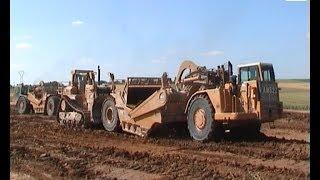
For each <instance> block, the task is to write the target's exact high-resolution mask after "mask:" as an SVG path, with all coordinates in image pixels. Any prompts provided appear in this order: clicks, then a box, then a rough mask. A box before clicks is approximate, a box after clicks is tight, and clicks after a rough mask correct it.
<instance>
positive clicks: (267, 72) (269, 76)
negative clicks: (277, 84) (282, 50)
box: [261, 66, 275, 81]
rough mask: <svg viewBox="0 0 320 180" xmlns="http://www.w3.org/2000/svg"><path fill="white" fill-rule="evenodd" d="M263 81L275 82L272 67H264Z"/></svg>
mask: <svg viewBox="0 0 320 180" xmlns="http://www.w3.org/2000/svg"><path fill="white" fill-rule="evenodd" d="M261 70H262V78H263V81H275V78H274V72H273V68H272V67H270V66H266V67H262V68H261Z"/></svg>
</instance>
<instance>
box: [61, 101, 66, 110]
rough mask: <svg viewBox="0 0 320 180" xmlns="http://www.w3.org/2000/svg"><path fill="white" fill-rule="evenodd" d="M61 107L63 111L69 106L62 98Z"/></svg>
mask: <svg viewBox="0 0 320 180" xmlns="http://www.w3.org/2000/svg"><path fill="white" fill-rule="evenodd" d="M60 107H61V110H62V111H65V110H66V107H67V106H66V102H65V100H62V102H61V105H60Z"/></svg>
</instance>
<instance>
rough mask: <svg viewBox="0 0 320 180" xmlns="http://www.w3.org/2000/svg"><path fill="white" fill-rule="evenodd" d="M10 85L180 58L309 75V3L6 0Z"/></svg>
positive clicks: (163, 64)
mask: <svg viewBox="0 0 320 180" xmlns="http://www.w3.org/2000/svg"><path fill="white" fill-rule="evenodd" d="M10 6H11V7H10V83H15V84H16V83H18V82H19V81H20V77H19V74H18V72H19V71H20V70H23V71H24V77H23V79H24V82H25V83H31V84H34V83H38V82H39V81H40V80H44V81H53V80H58V81H68V80H69V78H70V71H71V69H74V68H79V69H96V68H97V66H98V65H100V66H101V68H102V73H103V74H102V79H105V80H106V79H107V72H113V73H114V74H115V78H126V77H127V76H159V77H160V76H161V75H162V73H163V72H164V71H166V72H168V74H169V76H170V77H172V78H173V77H174V75H175V74H176V71H177V70H178V67H179V65H180V63H181V62H182V61H183V60H185V59H189V60H193V61H195V62H196V63H198V64H199V65H205V66H207V67H216V66H217V65H219V64H223V63H225V62H226V61H227V60H230V61H231V62H232V63H233V64H234V67H235V65H237V64H239V63H249V62H256V61H264V62H271V63H273V64H274V68H275V71H276V78H309V77H310V76H309V72H310V68H309V66H310V63H309V62H310V61H309V53H308V52H309V49H308V48H309V45H308V44H309V42H310V41H309V39H310V33H308V32H309V30H308V20H307V18H308V15H307V14H309V11H308V7H309V6H308V4H307V2H291V1H286V0H239V1H234V0H226V1H221V0H208V1H206V0H197V1H196V0H171V1H170V0H161V1H160V0H157V1H156V0H95V1H94V0H92V1H85V0H68V1H64V0H45V1H39V0H28V1H25V0H12V1H11V5H10Z"/></svg>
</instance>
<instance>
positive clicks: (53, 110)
mask: <svg viewBox="0 0 320 180" xmlns="http://www.w3.org/2000/svg"><path fill="white" fill-rule="evenodd" d="M58 104H59V97H57V96H50V97H49V99H48V101H47V105H46V112H47V115H48V116H55V115H57V112H58Z"/></svg>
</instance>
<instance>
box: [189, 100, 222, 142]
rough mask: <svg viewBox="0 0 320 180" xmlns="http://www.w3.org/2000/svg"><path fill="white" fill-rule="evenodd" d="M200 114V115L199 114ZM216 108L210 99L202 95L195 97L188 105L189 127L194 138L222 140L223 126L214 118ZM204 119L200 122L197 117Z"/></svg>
mask: <svg viewBox="0 0 320 180" xmlns="http://www.w3.org/2000/svg"><path fill="white" fill-rule="evenodd" d="M199 114H200V115H199ZM213 115H214V109H213V107H212V104H211V102H210V101H209V99H208V98H207V97H206V96H204V95H200V96H197V97H195V98H194V99H193V100H192V101H191V103H190V105H189V107H188V116H187V119H188V129H189V133H190V135H191V137H192V138H193V139H194V140H197V141H202V142H206V141H208V140H210V139H213V140H215V141H218V140H220V138H221V133H222V128H221V126H220V123H218V122H216V121H214V119H213ZM199 117H201V118H200V119H202V120H201V121H200V123H199V121H198V123H197V122H196V121H197V120H196V119H199Z"/></svg>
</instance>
